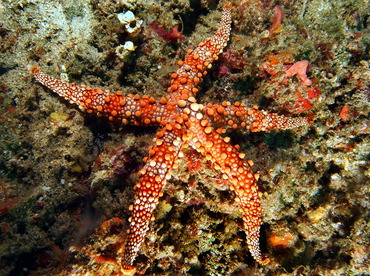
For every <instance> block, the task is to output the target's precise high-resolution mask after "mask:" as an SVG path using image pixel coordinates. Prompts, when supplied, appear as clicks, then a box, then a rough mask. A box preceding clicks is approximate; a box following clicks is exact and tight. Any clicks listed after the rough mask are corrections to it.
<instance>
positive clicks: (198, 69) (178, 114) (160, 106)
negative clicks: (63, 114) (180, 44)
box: [31, 4, 308, 274]
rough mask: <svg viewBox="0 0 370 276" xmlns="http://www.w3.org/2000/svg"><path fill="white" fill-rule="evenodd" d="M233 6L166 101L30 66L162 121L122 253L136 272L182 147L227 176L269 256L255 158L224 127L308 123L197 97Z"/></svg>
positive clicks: (126, 119) (128, 120)
mask: <svg viewBox="0 0 370 276" xmlns="http://www.w3.org/2000/svg"><path fill="white" fill-rule="evenodd" d="M231 7H232V5H231V4H226V5H225V6H224V9H223V13H222V17H221V22H220V26H219V28H218V30H217V32H216V33H215V34H214V35H213V36H212V37H211V38H209V39H207V40H206V41H205V42H204V43H200V44H199V45H198V47H197V48H196V49H195V50H194V51H192V50H189V51H188V56H187V57H186V58H185V60H184V61H179V62H178V64H179V66H180V68H179V69H178V70H177V72H176V73H173V74H172V75H171V78H172V80H171V85H170V87H169V88H168V89H167V91H168V93H169V95H168V96H167V97H165V98H161V99H160V100H156V99H154V98H153V97H149V96H146V95H145V96H142V97H140V96H139V95H127V96H123V95H122V92H121V91H117V92H116V93H115V94H110V92H109V91H108V90H105V91H103V90H101V89H99V88H90V87H88V86H84V85H81V86H78V85H75V84H73V83H71V84H70V83H66V82H62V81H60V80H58V79H55V78H53V77H51V76H49V75H47V74H45V73H43V72H42V71H41V70H40V69H39V67H37V66H34V67H32V68H31V71H32V73H33V74H34V76H35V78H36V79H37V80H38V81H39V82H40V83H42V84H43V85H45V86H46V87H48V88H50V89H51V90H53V91H54V92H56V93H57V94H59V95H60V96H62V97H64V98H66V99H67V100H69V101H70V102H71V103H75V104H77V105H78V106H79V108H80V109H81V110H84V111H87V112H88V113H97V114H98V116H106V117H108V118H109V120H111V121H120V122H122V123H124V124H132V125H140V126H148V125H154V126H159V127H160V130H159V131H158V132H157V135H156V138H155V141H154V145H153V146H151V147H150V148H149V156H148V157H147V158H145V159H144V161H145V165H144V167H143V168H142V169H141V170H140V172H139V176H140V179H139V182H138V183H137V184H136V185H135V187H134V190H135V191H136V192H135V199H134V204H133V205H132V206H131V207H130V210H132V217H131V218H130V228H129V230H128V236H127V240H126V244H125V248H124V253H123V256H122V258H121V265H122V271H123V272H125V273H128V274H130V273H134V271H135V267H134V266H133V262H134V260H135V258H136V256H137V254H138V251H139V249H140V245H141V244H142V243H143V241H144V239H145V236H146V233H147V232H148V230H149V222H150V220H151V218H152V216H153V210H154V208H155V207H156V205H157V203H158V200H159V198H160V197H161V195H162V188H163V186H164V185H165V183H166V181H167V180H168V179H170V176H171V169H172V168H173V167H174V166H175V164H176V162H177V159H178V158H182V157H183V155H184V154H183V151H182V150H183V149H185V148H187V147H188V146H190V147H192V148H194V149H195V150H197V151H198V152H199V153H200V154H202V155H203V156H205V158H206V159H207V160H209V161H210V162H211V164H212V166H213V168H214V169H216V170H218V171H220V172H221V173H222V178H223V179H224V180H226V181H228V183H229V184H230V189H231V190H233V191H234V192H235V194H236V201H237V202H238V203H239V205H240V208H241V210H242V212H243V220H244V227H245V232H246V234H247V244H248V247H249V250H250V252H251V254H252V256H253V257H254V259H255V260H256V261H257V262H258V263H260V264H266V263H268V262H269V259H268V258H263V257H262V256H261V253H260V248H259V235H260V225H261V223H262V221H261V219H260V214H261V207H260V202H259V195H258V188H257V180H258V175H257V174H254V173H253V171H252V170H251V166H252V165H253V162H252V161H250V160H245V154H244V153H241V152H239V147H238V146H233V145H231V144H230V143H229V141H230V138H229V137H225V138H223V137H222V136H221V134H223V133H225V132H226V130H231V129H236V130H238V129H239V130H249V131H252V132H255V131H268V130H272V129H290V128H295V127H299V126H303V125H306V124H308V119H306V118H289V117H284V116H279V115H276V114H271V113H268V112H266V111H260V110H258V109H257V108H256V107H252V108H247V107H246V106H245V105H244V104H242V103H238V102H236V103H234V104H231V103H230V102H223V103H222V104H221V105H217V104H207V105H203V104H199V103H197V100H196V99H195V96H196V94H197V92H198V88H197V87H198V84H199V83H201V82H202V78H203V76H205V75H206V74H207V71H206V70H207V69H210V68H211V63H212V62H213V61H214V60H217V59H218V55H219V54H220V53H221V52H222V51H223V48H224V47H225V46H226V44H227V41H228V39H229V35H230V30H231Z"/></svg>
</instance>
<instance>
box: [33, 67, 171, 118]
mask: <svg viewBox="0 0 370 276" xmlns="http://www.w3.org/2000/svg"><path fill="white" fill-rule="evenodd" d="M31 72H32V73H33V75H34V76H35V78H36V79H37V80H38V81H39V82H40V83H42V84H43V85H45V86H46V87H48V88H49V89H51V90H53V91H54V92H55V93H57V94H58V95H60V96H62V97H64V98H65V99H66V100H68V101H70V102H71V103H74V104H77V105H78V107H79V108H80V109H81V110H83V111H86V112H87V113H97V114H98V116H106V117H108V118H109V120H111V121H121V122H123V123H125V124H132V125H160V124H164V123H165V122H166V119H167V118H168V117H169V114H170V113H171V112H173V111H174V106H173V105H168V104H167V99H166V98H162V99H160V100H159V101H156V100H155V99H154V98H153V97H148V96H146V95H144V96H142V97H140V96H139V95H138V94H136V95H131V94H130V95H127V96H122V91H117V92H116V93H115V94H111V93H110V92H109V90H101V89H99V88H90V87H89V86H85V85H76V84H74V83H66V82H63V81H61V80H59V79H56V78H53V77H51V76H49V75H47V74H45V73H44V72H42V71H41V70H40V68H39V67H37V66H34V67H32V68H31Z"/></svg>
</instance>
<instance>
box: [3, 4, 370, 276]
mask: <svg viewBox="0 0 370 276" xmlns="http://www.w3.org/2000/svg"><path fill="white" fill-rule="evenodd" d="M225 3H227V1H216V0H214V1H213V0H207V1H206V0H201V1H197V0H195V1H186V0H183V1H182V0H176V1H175V0H173V1H140V0H139V1H133V0H127V1H124V0H121V1H109V0H108V1H81V0H80V1H68V0H60V1H50V2H49V3H47V2H46V1H37V0H35V1H32V0H30V1H7V0H4V1H2V2H1V3H0V109H1V112H0V139H1V141H0V275H120V269H119V267H117V264H116V262H115V260H117V259H118V260H119V258H120V255H119V253H120V250H121V249H122V244H123V243H124V240H125V233H126V230H127V228H128V219H129V217H130V215H131V211H130V210H129V209H130V208H129V206H130V205H131V204H133V198H134V190H133V187H134V186H135V184H136V183H137V181H138V172H139V171H140V169H141V168H142V166H143V164H144V162H143V161H142V160H143V158H144V157H145V156H147V155H148V149H149V147H150V145H151V144H152V140H153V138H154V137H155V135H156V131H157V128H155V127H141V126H127V125H124V124H120V123H116V122H109V120H107V119H106V118H103V117H98V116H96V115H94V114H87V113H83V112H81V111H80V110H79V109H78V107H77V106H76V105H74V104H71V103H69V102H68V101H67V100H64V99H63V98H62V97H59V96H58V95H57V94H55V93H53V92H52V91H51V90H50V89H47V88H46V87H44V86H43V85H41V84H40V83H38V82H37V81H36V80H35V79H34V77H33V75H32V73H31V72H30V68H31V66H39V67H40V68H41V69H42V70H43V71H44V72H46V73H48V74H49V75H51V76H53V77H55V78H58V79H62V80H63V81H66V82H71V83H72V82H73V83H76V84H85V85H88V86H90V87H100V88H101V89H109V90H110V91H117V90H120V91H122V92H123V95H128V94H133V95H135V94H139V95H141V96H142V95H149V96H153V97H154V98H156V99H160V98H161V97H164V96H166V95H167V94H168V92H167V88H168V87H169V86H170V80H171V74H172V73H173V72H176V70H177V69H178V67H179V66H178V64H177V63H178V61H179V60H183V59H184V57H185V55H186V53H187V50H188V49H194V48H195V47H196V46H197V45H198V44H199V43H201V42H203V41H205V39H206V38H207V37H210V36H212V35H213V33H214V32H215V31H216V29H217V27H218V23H219V21H220V17H221V11H222V7H223V6H224V5H225ZM236 3H237V4H236V5H235V6H234V7H233V8H232V20H233V23H232V30H231V35H230V40H229V42H228V44H227V46H226V47H225V49H224V51H223V53H222V54H221V55H220V56H219V59H218V60H217V61H215V62H214V63H213V66H212V68H211V69H210V70H208V74H207V75H206V76H204V81H203V83H201V84H200V91H199V93H198V95H197V100H198V103H203V104H205V103H213V104H221V103H222V102H224V101H230V102H231V103H234V102H240V103H243V104H246V105H247V106H251V107H253V106H258V107H259V109H261V110H266V111H269V112H274V113H278V114H283V115H286V116H291V117H307V118H309V119H310V120H311V121H312V123H311V124H310V125H308V126H304V127H300V128H296V129H292V130H276V131H270V132H256V133H250V132H247V131H243V130H240V129H236V130H235V131H233V132H231V133H229V134H228V136H229V137H230V138H231V144H233V145H236V144H238V145H239V146H240V152H243V153H245V155H246V158H247V159H250V160H253V163H254V165H253V166H252V170H253V171H254V172H255V173H258V174H259V181H258V186H259V190H260V197H261V205H262V209H263V212H262V216H261V219H262V221H263V224H262V227H261V237H260V245H261V250H262V254H263V256H265V257H269V258H270V263H269V264H267V265H260V264H258V263H257V262H256V261H255V260H254V259H253V258H252V256H251V255H250V253H249V250H248V246H247V244H246V235H245V233H244V231H243V221H242V214H241V211H240V210H239V207H238V204H237V202H236V201H235V195H234V193H233V191H231V190H230V189H229V183H227V181H224V179H223V178H222V176H221V174H220V173H219V172H218V171H215V170H214V169H212V167H211V166H210V165H209V160H207V159H206V158H205V157H203V156H202V155H200V154H199V153H197V152H196V151H192V150H190V149H189V150H188V151H187V152H186V154H185V155H184V157H182V158H179V161H178V165H177V166H176V168H174V169H173V170H172V178H171V179H169V180H168V181H167V184H166V186H165V187H164V189H163V196H162V197H161V198H160V201H159V204H158V206H157V208H156V211H155V219H154V220H153V221H152V222H151V224H150V231H149V232H148V235H147V239H146V241H145V242H144V243H143V245H142V246H141V248H140V251H139V255H138V257H137V258H136V260H135V266H136V267H137V269H138V275H370V274H369V272H368V268H369V267H370V261H369V253H370V233H369V229H370V221H369V207H370V184H369V175H370V170H369V149H370V145H369V131H370V130H369V128H370V122H369V110H370V105H369V98H370V88H369V85H370V67H369V65H370V54H369V51H370V48H369V44H370V17H369V14H370V7H369V3H368V1H360V0H349V1H344V0H343V1H323V0H313V1H302V0H300V1H294V0H293V1H286V0H283V1H251V0H248V1H247V0H244V1H243V0H240V1H236ZM290 68H292V69H290ZM295 70H296V72H292V71H295Z"/></svg>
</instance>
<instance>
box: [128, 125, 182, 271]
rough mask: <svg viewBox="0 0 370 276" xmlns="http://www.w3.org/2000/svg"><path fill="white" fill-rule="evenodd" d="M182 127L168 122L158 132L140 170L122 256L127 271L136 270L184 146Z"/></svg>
mask: <svg viewBox="0 0 370 276" xmlns="http://www.w3.org/2000/svg"><path fill="white" fill-rule="evenodd" d="M181 135H182V130H181V129H177V128H176V124H174V123H170V124H167V125H166V126H165V127H164V128H163V129H162V130H160V131H159V132H158V133H157V137H156V139H155V141H154V142H155V145H154V146H152V147H150V148H149V157H148V158H147V159H146V163H145V165H144V167H143V169H141V170H140V172H139V175H140V179H139V182H138V183H137V184H136V185H135V187H134V190H135V200H134V205H133V206H132V207H131V208H130V209H131V210H132V216H131V218H130V228H129V231H128V236H127V240H126V244H125V248H124V253H123V256H122V269H123V272H124V274H132V273H134V271H135V267H133V266H132V264H133V262H134V260H135V258H136V256H137V252H138V250H139V248H140V245H141V244H142V242H143V241H144V239H145V236H146V234H147V232H148V230H149V222H150V221H151V218H152V216H153V210H154V208H155V207H156V205H157V203H158V199H159V197H160V196H161V195H162V187H163V186H164V185H165V183H166V180H167V179H169V178H170V176H171V169H172V168H173V166H174V164H175V162H176V160H177V157H178V155H179V151H180V148H181V146H182V142H181V139H180V137H181Z"/></svg>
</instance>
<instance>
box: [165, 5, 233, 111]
mask: <svg viewBox="0 0 370 276" xmlns="http://www.w3.org/2000/svg"><path fill="white" fill-rule="evenodd" d="M231 7H232V4H231V3H227V4H226V5H225V6H224V8H223V11H222V16H221V21H220V25H219V28H218V29H217V31H216V33H215V34H214V35H213V36H212V37H210V38H208V39H207V40H206V41H205V42H202V43H200V44H198V47H197V48H196V49H195V50H188V56H187V57H186V58H185V60H184V61H179V62H178V65H179V66H181V67H180V68H179V69H178V70H177V72H176V73H173V74H172V75H171V78H172V80H171V86H170V87H169V88H168V90H167V91H168V92H169V93H170V94H171V98H172V99H173V100H175V101H176V102H178V103H179V106H180V107H186V104H188V105H190V104H191V103H192V102H195V99H194V96H195V95H196V93H197V92H198V91H199V90H198V88H197V85H198V84H199V83H201V82H202V81H203V76H205V75H206V74H207V69H210V68H211V67H212V64H211V63H212V62H213V61H214V60H217V59H218V55H219V54H220V53H222V50H223V48H225V46H226V44H227V41H228V40H229V36H230V31H231ZM188 100H189V101H188Z"/></svg>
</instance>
